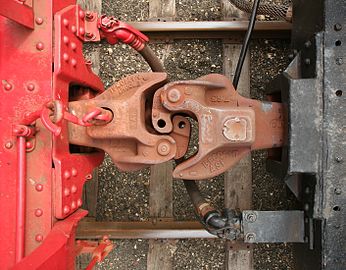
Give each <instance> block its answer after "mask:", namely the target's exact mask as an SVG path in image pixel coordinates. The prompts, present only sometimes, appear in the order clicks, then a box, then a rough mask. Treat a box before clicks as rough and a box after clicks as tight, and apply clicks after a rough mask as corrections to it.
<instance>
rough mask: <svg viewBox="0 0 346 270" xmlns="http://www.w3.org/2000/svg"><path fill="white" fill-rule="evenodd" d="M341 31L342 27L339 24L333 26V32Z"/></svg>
mask: <svg viewBox="0 0 346 270" xmlns="http://www.w3.org/2000/svg"><path fill="white" fill-rule="evenodd" d="M341 29H342V25H341V24H340V23H336V24H335V25H334V30H335V31H340V30H341Z"/></svg>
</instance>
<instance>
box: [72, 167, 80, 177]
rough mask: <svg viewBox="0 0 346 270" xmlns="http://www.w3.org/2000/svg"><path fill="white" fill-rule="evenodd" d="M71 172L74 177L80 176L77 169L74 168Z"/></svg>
mask: <svg viewBox="0 0 346 270" xmlns="http://www.w3.org/2000/svg"><path fill="white" fill-rule="evenodd" d="M71 172H72V176H77V174H78V172H77V169H76V168H72V170H71Z"/></svg>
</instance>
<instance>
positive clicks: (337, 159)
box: [335, 157, 343, 163]
mask: <svg viewBox="0 0 346 270" xmlns="http://www.w3.org/2000/svg"><path fill="white" fill-rule="evenodd" d="M342 160H343V158H342V157H335V161H336V162H338V163H340V162H342Z"/></svg>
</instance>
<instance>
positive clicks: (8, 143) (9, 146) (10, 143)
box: [5, 142, 13, 149]
mask: <svg viewBox="0 0 346 270" xmlns="http://www.w3.org/2000/svg"><path fill="white" fill-rule="evenodd" d="M12 146H13V143H12V142H7V143H5V147H6V148H7V149H11V148H12Z"/></svg>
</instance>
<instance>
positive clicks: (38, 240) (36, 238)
mask: <svg viewBox="0 0 346 270" xmlns="http://www.w3.org/2000/svg"><path fill="white" fill-rule="evenodd" d="M35 240H36V241H37V242H42V240H43V236H42V234H36V236H35Z"/></svg>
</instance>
